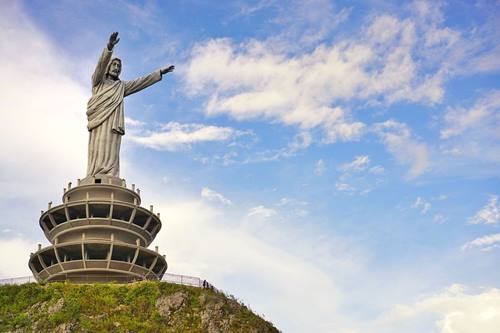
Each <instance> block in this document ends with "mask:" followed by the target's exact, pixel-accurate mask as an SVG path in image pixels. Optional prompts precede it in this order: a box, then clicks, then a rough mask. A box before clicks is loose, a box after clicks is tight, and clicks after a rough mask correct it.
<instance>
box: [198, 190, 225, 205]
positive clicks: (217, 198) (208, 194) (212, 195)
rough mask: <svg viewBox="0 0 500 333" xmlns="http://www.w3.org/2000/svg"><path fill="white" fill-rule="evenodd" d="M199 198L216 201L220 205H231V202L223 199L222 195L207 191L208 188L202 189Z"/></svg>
mask: <svg viewBox="0 0 500 333" xmlns="http://www.w3.org/2000/svg"><path fill="white" fill-rule="evenodd" d="M201 197H202V198H205V199H207V200H209V201H218V202H220V203H223V204H225V205H232V202H231V200H229V199H227V198H226V197H224V196H223V195H222V194H220V193H218V192H216V191H214V190H211V189H209V188H208V187H204V188H202V189H201Z"/></svg>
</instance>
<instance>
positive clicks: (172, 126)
mask: <svg viewBox="0 0 500 333" xmlns="http://www.w3.org/2000/svg"><path fill="white" fill-rule="evenodd" d="M245 134H248V132H243V131H238V130H235V129H233V128H230V127H218V126H213V125H203V124H181V123H178V122H169V123H167V124H165V125H163V126H162V127H161V129H160V130H158V131H148V132H145V133H144V134H142V135H141V134H136V133H134V134H133V135H131V136H130V139H131V140H132V141H134V142H136V143H138V144H140V145H143V146H146V147H149V148H153V149H157V150H168V151H176V150H181V149H187V148H190V147H191V145H192V144H196V143H203V142H222V141H229V140H231V139H234V138H236V137H239V136H241V135H245Z"/></svg>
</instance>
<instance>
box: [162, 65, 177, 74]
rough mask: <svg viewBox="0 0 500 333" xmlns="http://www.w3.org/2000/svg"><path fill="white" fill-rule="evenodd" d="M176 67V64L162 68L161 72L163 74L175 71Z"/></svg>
mask: <svg viewBox="0 0 500 333" xmlns="http://www.w3.org/2000/svg"><path fill="white" fill-rule="evenodd" d="M174 69H175V66H173V65H172V66H169V67H165V68H162V69H160V73H161V75H163V74H167V73H170V72H173V71H174Z"/></svg>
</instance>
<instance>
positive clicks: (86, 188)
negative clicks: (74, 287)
mask: <svg viewBox="0 0 500 333" xmlns="http://www.w3.org/2000/svg"><path fill="white" fill-rule="evenodd" d="M62 202H63V203H62V204H61V205H57V206H54V207H52V204H51V203H49V208H48V210H47V211H46V212H42V215H41V217H40V227H41V228H42V230H43V231H44V233H45V236H46V237H47V239H48V240H49V242H50V243H51V244H52V245H51V246H48V247H45V248H41V246H40V245H39V248H38V251H37V252H35V253H32V254H31V256H30V260H29V267H30V269H31V271H32V272H33V274H34V276H35V278H36V279H37V280H38V281H63V280H70V281H73V282H99V281H119V282H126V281H132V280H159V279H161V278H162V276H163V274H164V273H165V272H166V270H167V262H166V260H165V256H162V255H160V254H159V253H158V248H156V250H155V251H152V250H149V249H147V247H148V246H149V245H150V244H151V242H152V241H153V240H154V238H155V237H156V235H157V233H158V232H159V231H160V229H161V221H160V214H159V213H158V214H154V213H153V206H150V208H149V210H148V209H146V208H143V207H141V206H140V204H141V198H140V191H139V189H135V186H134V185H133V186H132V188H131V189H129V188H127V187H126V183H125V180H124V179H120V178H115V177H110V176H96V177H87V178H85V179H83V180H81V181H80V180H79V181H78V184H77V186H76V187H73V188H72V187H71V183H69V184H68V188H67V189H65V191H64V194H63V198H62Z"/></svg>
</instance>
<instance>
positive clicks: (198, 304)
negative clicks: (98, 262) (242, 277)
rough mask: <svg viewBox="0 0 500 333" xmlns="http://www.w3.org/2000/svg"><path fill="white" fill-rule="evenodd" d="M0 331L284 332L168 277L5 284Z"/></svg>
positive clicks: (238, 306) (229, 299) (216, 295)
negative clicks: (126, 281)
mask: <svg viewBox="0 0 500 333" xmlns="http://www.w3.org/2000/svg"><path fill="white" fill-rule="evenodd" d="M0 332H16V333H20V332H59V333H64V332H129V333H132V332H137V333H138V332H154V333H158V332H210V333H212V332H213V333H216V332H217V333H220V332H245V333H247V332H256V333H257V332H258V333H260V332H279V331H278V330H277V329H276V328H275V327H274V326H273V325H272V324H271V323H269V322H267V321H265V320H264V319H262V318H260V317H259V316H257V315H255V314H254V313H252V311H250V310H249V309H248V308H247V307H246V306H245V305H243V304H241V303H240V302H238V301H237V300H235V299H234V298H233V297H227V296H226V295H224V294H222V293H219V292H216V291H213V290H210V289H201V288H195V287H187V286H180V285H175V284H169V283H166V282H157V281H155V282H151V281H149V282H136V283H131V284H110V283H108V284H72V283H50V284H46V285H41V284H36V283H29V284H23V285H5V286H0Z"/></svg>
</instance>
